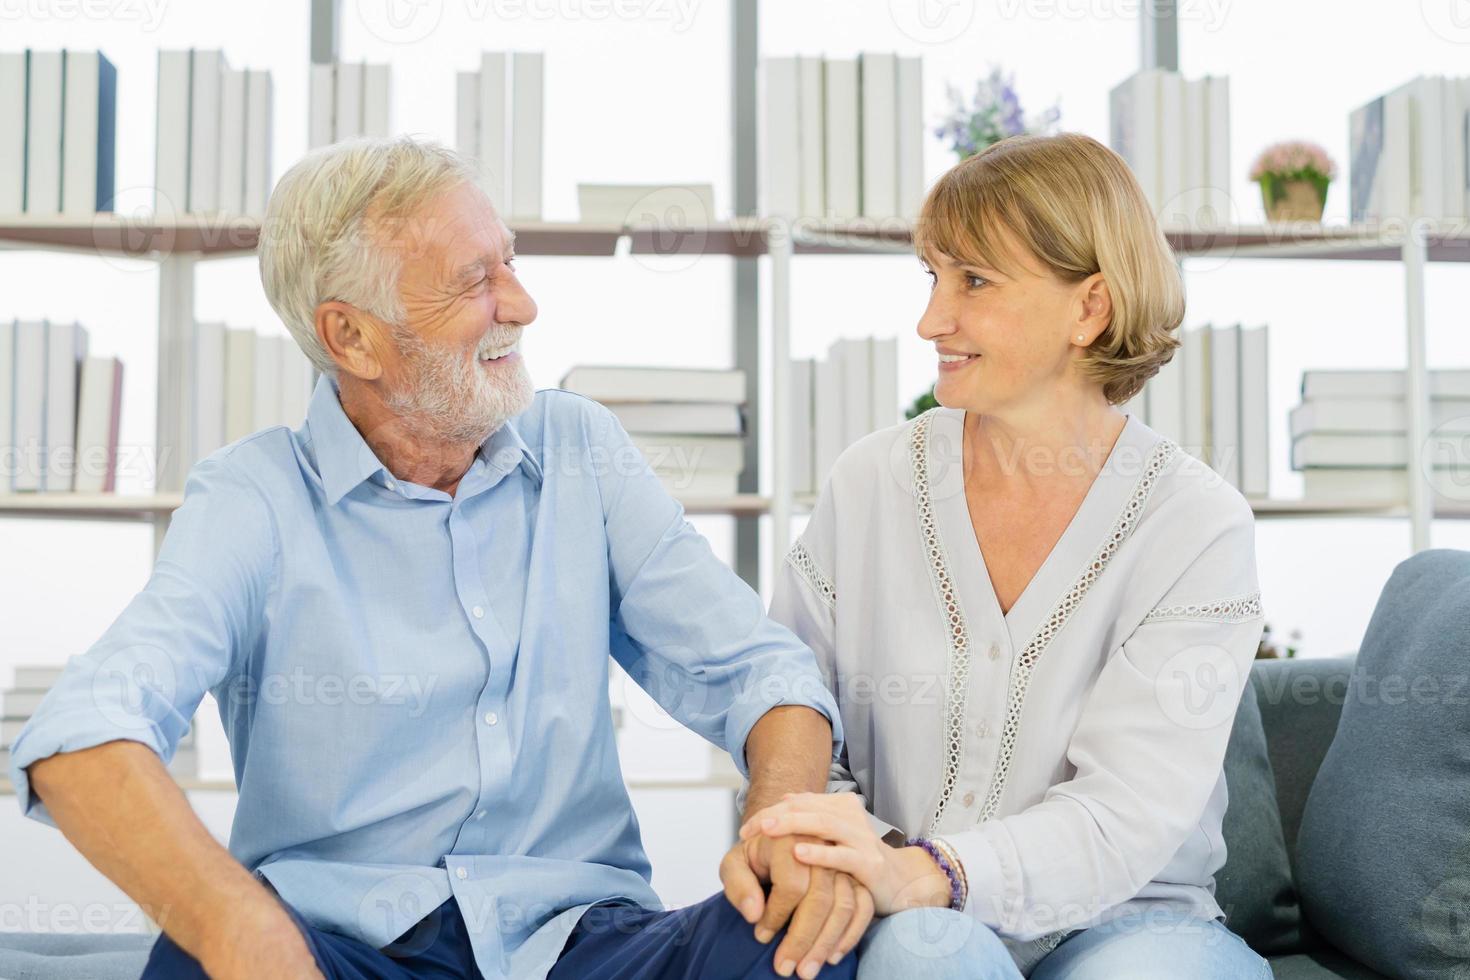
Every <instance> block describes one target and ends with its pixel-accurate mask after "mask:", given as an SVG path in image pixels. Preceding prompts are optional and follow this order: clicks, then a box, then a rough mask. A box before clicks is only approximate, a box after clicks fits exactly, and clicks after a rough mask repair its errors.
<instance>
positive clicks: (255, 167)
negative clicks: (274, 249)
mask: <svg viewBox="0 0 1470 980" xmlns="http://www.w3.org/2000/svg"><path fill="white" fill-rule="evenodd" d="M274 99H275V94H274V91H273V89H272V86H271V73H270V72H268V71H261V70H258V69H256V70H252V71H250V72H248V73H247V76H246V81H245V195H244V201H243V202H242V205H241V206H242V208H243V210H244V212H245V213H246V214H249V215H255V216H257V217H259V216H261V215H264V214H265V205H266V202H267V201H269V200H270V195H271V189H272V186H273V185H272V181H271V148H272V146H274V142H273V140H272V139H271V123H272V120H273V118H274V113H273V111H272V108H273V103H274Z"/></svg>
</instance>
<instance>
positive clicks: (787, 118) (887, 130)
mask: <svg viewBox="0 0 1470 980" xmlns="http://www.w3.org/2000/svg"><path fill="white" fill-rule="evenodd" d="M762 77H763V80H764V83H765V100H764V101H765V127H764V134H765V139H764V140H763V141H762V145H763V147H764V153H765V161H764V178H765V179H764V181H763V183H764V186H765V203H764V213H765V214H767V215H769V216H772V217H782V218H802V217H807V218H826V219H830V220H834V221H843V220H851V219H854V218H859V217H861V218H870V219H875V220H880V221H881V220H892V219H903V220H906V221H912V220H913V219H914V218H916V217H917V216H918V213H919V206H920V205H921V204H922V203H923V199H924V85H923V67H922V64H921V62H920V59H918V58H900V57H899V56H898V55H894V54H871V53H865V54H862V55H860V56H859V57H858V58H857V59H856V60H851V59H848V60H838V59H824V58H815V57H793V58H766V59H765V60H764V62H763V70H762Z"/></svg>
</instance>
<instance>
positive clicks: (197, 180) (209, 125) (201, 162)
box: [189, 51, 228, 214]
mask: <svg viewBox="0 0 1470 980" xmlns="http://www.w3.org/2000/svg"><path fill="white" fill-rule="evenodd" d="M227 70H228V66H227V65H226V64H225V56H224V53H223V52H221V51H195V52H194V68H193V73H192V75H191V77H190V83H191V91H192V95H191V96H190V100H191V101H190V103H189V211H190V212H191V213H193V214H208V213H210V212H214V211H218V210H219V201H220V195H219V177H220V113H221V111H222V108H223V106H222V104H221V101H220V100H221V94H222V89H223V83H224V73H225V71H227Z"/></svg>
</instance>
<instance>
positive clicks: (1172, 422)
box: [1126, 324, 1271, 497]
mask: <svg viewBox="0 0 1470 980" xmlns="http://www.w3.org/2000/svg"><path fill="white" fill-rule="evenodd" d="M1267 339H1268V328H1267V327H1264V326H1261V327H1256V328H1253V329H1246V328H1243V327H1241V326H1240V325H1239V324H1235V325H1232V326H1212V325H1205V326H1202V327H1193V328H1188V329H1185V330H1184V331H1183V332H1182V333H1181V335H1180V346H1179V348H1178V349H1177V350H1175V351H1174V357H1173V359H1172V360H1170V361H1169V363H1167V364H1165V365H1164V366H1163V367H1162V368H1160V369H1159V373H1158V374H1156V375H1155V376H1154V377H1153V378H1151V379H1150V380H1149V382H1148V383H1147V384H1146V385H1144V388H1143V391H1142V392H1140V393H1139V394H1138V395H1136V396H1134V398H1133V400H1132V401H1130V402H1128V404H1127V407H1126V408H1127V411H1129V412H1130V414H1134V415H1138V416H1139V417H1141V418H1142V419H1143V421H1144V422H1145V423H1146V424H1147V425H1148V426H1149V427H1150V428H1152V429H1154V430H1155V431H1157V432H1158V433H1159V434H1160V435H1162V436H1165V437H1167V438H1169V439H1171V440H1173V441H1174V442H1175V443H1177V444H1178V445H1179V446H1180V448H1182V449H1183V450H1184V451H1185V452H1187V453H1189V454H1190V455H1191V456H1194V457H1196V458H1197V459H1200V460H1202V461H1204V463H1205V464H1206V465H1208V466H1209V467H1210V468H1211V469H1213V470H1214V471H1215V472H1216V473H1218V474H1219V475H1220V476H1222V477H1224V478H1225V479H1226V480H1227V481H1228V482H1229V483H1230V484H1231V485H1232V486H1234V487H1236V488H1237V489H1239V490H1240V492H1241V493H1243V494H1245V495H1246V496H1247V497H1266V496H1269V494H1270V489H1271V488H1270V472H1271V442H1270V401H1269V397H1268V385H1267V383H1266V382H1267V372H1266V368H1267V358H1266V354H1267V346H1268V344H1267Z"/></svg>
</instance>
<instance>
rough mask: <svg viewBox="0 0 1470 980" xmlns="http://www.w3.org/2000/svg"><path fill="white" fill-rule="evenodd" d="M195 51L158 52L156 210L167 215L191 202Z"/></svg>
mask: <svg viewBox="0 0 1470 980" xmlns="http://www.w3.org/2000/svg"><path fill="white" fill-rule="evenodd" d="M192 63H193V59H192V52H189V51H160V52H158V101H157V111H156V113H155V116H154V120H153V123H154V126H156V127H157V133H156V137H155V140H154V163H153V188H154V190H153V194H154V197H153V210H154V212H155V213H156V214H158V215H160V216H162V217H167V216H171V215H179V214H183V213H184V212H185V211H186V210H187V209H188V206H189V88H190V84H191V83H190V81H189V76H190V73H191V71H192V70H193V69H192Z"/></svg>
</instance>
